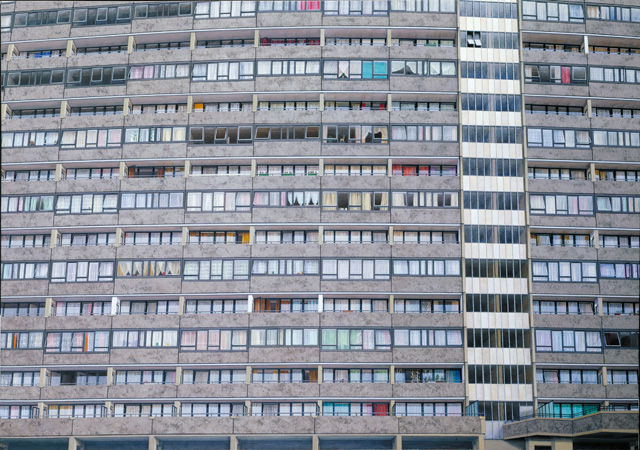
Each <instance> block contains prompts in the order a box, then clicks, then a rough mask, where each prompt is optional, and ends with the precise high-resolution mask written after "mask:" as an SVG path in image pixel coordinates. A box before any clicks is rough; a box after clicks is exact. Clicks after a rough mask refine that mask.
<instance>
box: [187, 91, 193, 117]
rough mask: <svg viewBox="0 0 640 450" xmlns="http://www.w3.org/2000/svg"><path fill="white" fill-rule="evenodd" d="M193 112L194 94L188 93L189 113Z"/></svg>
mask: <svg viewBox="0 0 640 450" xmlns="http://www.w3.org/2000/svg"><path fill="white" fill-rule="evenodd" d="M192 112H193V95H187V114H191V113H192Z"/></svg>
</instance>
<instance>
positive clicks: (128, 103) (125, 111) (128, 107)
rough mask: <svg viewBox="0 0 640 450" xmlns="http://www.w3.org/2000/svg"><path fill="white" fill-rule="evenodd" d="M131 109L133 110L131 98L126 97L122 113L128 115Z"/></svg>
mask: <svg viewBox="0 0 640 450" xmlns="http://www.w3.org/2000/svg"><path fill="white" fill-rule="evenodd" d="M129 111H131V100H129V98H128V97H125V99H124V100H123V101H122V115H123V116H128V115H129Z"/></svg>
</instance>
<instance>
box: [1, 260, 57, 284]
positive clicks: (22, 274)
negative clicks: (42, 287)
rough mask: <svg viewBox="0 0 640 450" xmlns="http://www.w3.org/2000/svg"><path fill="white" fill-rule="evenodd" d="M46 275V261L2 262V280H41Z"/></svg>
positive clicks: (47, 269)
mask: <svg viewBox="0 0 640 450" xmlns="http://www.w3.org/2000/svg"><path fill="white" fill-rule="evenodd" d="M48 276H49V263H48V262H28V263H11V262H6V263H2V279H3V280H42V279H47V278H48Z"/></svg>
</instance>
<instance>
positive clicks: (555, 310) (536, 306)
mask: <svg viewBox="0 0 640 450" xmlns="http://www.w3.org/2000/svg"><path fill="white" fill-rule="evenodd" d="M533 313H534V314H595V313H596V311H595V308H594V302H593V300H592V301H588V302H579V301H577V302H567V301H553V300H534V301H533Z"/></svg>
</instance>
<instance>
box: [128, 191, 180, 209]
mask: <svg viewBox="0 0 640 450" xmlns="http://www.w3.org/2000/svg"><path fill="white" fill-rule="evenodd" d="M121 196H122V199H121V204H120V207H121V208H122V209H173V208H178V209H183V208H184V204H183V196H184V193H183V192H147V193H145V192H123V193H122V194H121Z"/></svg>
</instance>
